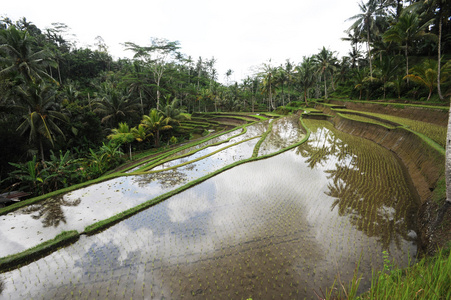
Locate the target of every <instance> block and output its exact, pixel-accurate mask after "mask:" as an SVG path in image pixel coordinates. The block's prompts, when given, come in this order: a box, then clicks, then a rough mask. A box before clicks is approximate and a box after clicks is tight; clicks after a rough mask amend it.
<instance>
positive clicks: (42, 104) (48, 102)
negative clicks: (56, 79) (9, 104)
mask: <svg viewBox="0 0 451 300" xmlns="http://www.w3.org/2000/svg"><path fill="white" fill-rule="evenodd" d="M17 90H18V96H19V98H20V102H21V105H20V106H21V108H22V110H23V111H24V112H26V113H25V114H24V115H23V118H24V119H25V120H24V121H23V122H22V123H21V124H20V125H19V127H18V128H17V130H18V131H20V134H21V135H23V134H25V133H26V132H28V136H29V141H30V142H32V141H35V142H37V144H38V145H39V149H40V152H41V160H42V161H44V146H43V141H44V140H48V141H49V142H50V143H51V144H52V146H54V141H55V137H56V136H57V135H61V136H63V137H64V133H63V131H62V130H61V128H60V127H59V126H58V124H57V123H56V122H55V121H56V120H59V121H62V122H67V121H68V118H67V116H66V115H64V114H63V113H61V112H59V111H57V110H55V108H56V107H57V104H56V99H55V90H54V89H53V88H52V87H51V86H50V85H48V84H45V83H41V84H30V85H29V86H27V87H23V86H19V87H18V88H17Z"/></svg>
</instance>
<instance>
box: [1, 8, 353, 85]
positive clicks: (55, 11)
mask: <svg viewBox="0 0 451 300" xmlns="http://www.w3.org/2000/svg"><path fill="white" fill-rule="evenodd" d="M4 2H5V3H2V5H1V8H0V16H3V17H9V18H10V19H12V20H13V21H16V20H18V19H19V18H22V17H25V18H27V20H28V21H30V22H32V23H34V24H35V25H36V26H37V27H39V28H40V29H41V30H42V29H45V28H49V27H52V25H51V24H52V23H56V22H60V23H65V24H66V25H67V26H68V27H69V28H70V31H69V33H71V34H74V35H75V36H76V40H77V47H88V46H92V47H93V49H94V44H95V38H96V37H97V36H101V37H102V39H103V40H104V42H105V43H106V45H107V46H108V51H109V53H110V54H111V55H112V56H113V57H114V58H119V57H131V56H132V53H131V52H130V51H125V48H124V46H122V45H121V44H123V43H124V42H133V43H135V44H138V45H140V46H148V45H150V39H151V38H165V39H167V40H169V41H179V42H180V46H181V49H180V50H179V51H180V52H182V53H183V54H185V55H186V56H191V57H192V58H193V59H194V60H195V61H197V60H198V58H199V56H201V57H202V59H203V60H205V59H211V58H213V57H214V58H215V59H216V64H215V67H216V69H217V71H218V80H219V81H221V82H225V73H226V72H227V70H228V69H231V70H232V71H233V74H232V76H231V78H230V79H231V80H235V81H238V82H240V81H241V80H242V79H244V78H245V77H246V76H248V75H252V74H254V73H255V72H257V71H258V70H259V68H260V67H261V66H262V64H263V63H266V64H268V63H270V64H271V65H272V66H279V65H281V64H285V62H286V60H287V59H289V60H290V61H291V62H294V63H295V64H298V63H299V62H301V61H302V58H303V56H311V55H314V54H317V53H318V52H319V51H320V49H321V48H322V47H326V48H327V49H329V50H331V51H336V52H337V55H338V57H341V56H344V55H347V53H348V51H349V50H350V44H349V42H345V41H341V38H342V37H345V36H346V34H345V33H344V31H345V30H346V29H348V28H349V27H350V26H351V25H352V22H351V21H346V20H347V19H348V18H350V17H352V16H354V15H356V14H358V13H359V6H358V3H357V0H340V1H338V0H277V1H274V0H272V1H268V0H227V1H223V0H147V1H144V0H127V1H111V0H109V1H105V0H90V1H87V0H77V1H67V0H66V1H61V0H39V1H37V0H21V1H4Z"/></svg>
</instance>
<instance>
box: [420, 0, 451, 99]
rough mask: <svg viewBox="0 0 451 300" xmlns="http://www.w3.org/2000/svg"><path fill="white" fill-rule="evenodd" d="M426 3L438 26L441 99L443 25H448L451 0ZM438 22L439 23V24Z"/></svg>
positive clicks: (438, 64) (438, 84)
mask: <svg viewBox="0 0 451 300" xmlns="http://www.w3.org/2000/svg"><path fill="white" fill-rule="evenodd" d="M424 3H425V4H426V6H427V7H428V9H429V11H430V12H432V14H433V15H434V16H435V24H436V27H438V30H437V31H438V33H437V36H438V42H437V53H438V57H437V60H438V63H437V91H438V95H439V97H440V100H443V99H444V97H443V95H442V91H441V88H440V84H441V82H442V80H441V78H440V77H441V72H440V70H441V59H442V39H443V36H442V33H443V31H442V27H443V25H446V24H447V23H448V22H449V20H450V17H451V2H450V1H447V0H425V1H424ZM437 23H438V24H437Z"/></svg>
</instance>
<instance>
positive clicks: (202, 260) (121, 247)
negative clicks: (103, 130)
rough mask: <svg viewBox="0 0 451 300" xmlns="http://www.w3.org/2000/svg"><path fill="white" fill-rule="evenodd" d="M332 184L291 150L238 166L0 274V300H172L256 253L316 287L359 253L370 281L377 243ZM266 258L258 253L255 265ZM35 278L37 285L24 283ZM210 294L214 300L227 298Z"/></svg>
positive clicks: (398, 252)
mask: <svg viewBox="0 0 451 300" xmlns="http://www.w3.org/2000/svg"><path fill="white" fill-rule="evenodd" d="M249 148H250V149H251V148H252V147H249ZM222 158H223V159H226V158H225V157H222ZM217 159H218V158H216V160H217ZM330 165H332V166H333V164H330ZM329 182H330V179H328V178H327V174H326V173H325V172H323V171H322V170H320V169H313V170H312V169H310V168H309V167H308V165H307V164H306V163H305V158H303V157H302V156H300V155H297V154H296V150H292V151H288V152H286V153H283V154H280V155H277V156H275V157H272V158H269V159H265V160H261V161H256V162H252V163H247V164H244V165H240V166H238V167H236V168H233V169H231V170H228V171H226V172H223V173H221V174H218V175H216V176H214V177H212V178H210V179H208V180H206V181H204V182H202V183H200V184H198V185H196V186H194V187H192V188H190V189H189V190H186V191H184V192H181V193H179V194H177V195H175V196H173V197H171V198H169V199H168V200H166V201H163V202H161V203H159V204H157V205H155V206H153V207H151V208H149V209H147V210H145V211H143V212H141V213H139V214H137V215H135V216H133V217H131V218H129V219H126V220H124V221H122V222H121V223H119V224H117V225H115V226H113V227H111V228H109V229H107V230H105V231H104V232H101V233H99V234H96V235H94V236H90V237H85V236H83V237H81V239H80V240H79V241H78V242H77V243H75V244H74V245H71V246H68V247H66V248H64V249H61V250H59V251H58V252H55V253H53V254H51V255H49V256H47V257H45V258H43V259H41V260H39V261H37V262H35V263H32V264H30V265H28V266H25V267H23V268H21V270H20V271H19V270H16V271H12V272H9V273H6V274H4V275H2V276H3V277H4V278H7V279H8V280H7V283H6V284H5V288H6V290H5V292H4V295H11V297H15V296H18V297H21V298H58V297H61V295H68V294H69V293H70V292H71V291H73V292H74V293H81V295H80V298H86V297H88V298H89V297H90V296H89V290H90V291H96V290H99V291H100V292H101V293H103V294H101V295H103V297H100V298H108V297H106V296H105V291H106V290H107V289H111V290H112V291H114V290H117V289H118V290H119V295H120V296H121V297H122V295H123V294H122V288H123V289H124V292H123V293H125V294H126V298H131V297H132V296H133V297H135V298H139V297H140V295H141V294H138V295H132V294H130V293H131V292H130V289H135V290H136V291H139V290H140V289H141V288H143V283H144V284H145V286H146V287H145V288H148V286H150V285H153V293H155V295H156V297H158V298H159V297H160V296H161V295H162V294H164V295H168V294H170V291H171V290H175V296H174V297H175V298H178V297H177V295H180V293H181V291H180V290H183V286H184V284H186V285H188V286H189V284H191V283H189V282H188V277H190V276H194V279H197V277H198V278H199V279H198V280H205V277H208V278H209V280H210V281H211V282H215V281H218V282H220V281H221V280H223V278H222V276H223V275H225V272H232V270H234V269H238V267H239V266H238V263H239V262H240V263H243V261H242V260H241V259H253V258H254V256H255V255H257V254H262V253H263V254H264V253H266V256H268V254H269V257H271V258H272V259H273V260H274V262H277V264H276V263H274V266H273V265H271V266H270V268H271V269H273V270H275V272H279V271H280V272H281V274H293V276H294V279H293V282H296V280H297V281H301V282H302V279H303V278H308V282H311V281H312V280H315V288H316V289H319V288H320V287H321V288H323V289H324V288H325V287H329V286H330V285H331V284H332V282H333V275H334V274H335V270H334V268H335V266H336V267H339V268H340V270H341V271H343V273H342V274H341V276H342V280H343V281H346V280H347V279H350V276H352V271H353V269H354V267H355V262H356V261H357V260H358V259H359V256H360V253H363V256H362V261H361V270H364V271H365V272H366V273H365V274H364V275H363V276H364V280H366V281H367V280H368V278H370V277H371V267H373V266H381V265H382V263H383V262H382V258H381V255H380V253H381V251H382V249H381V246H380V244H379V243H378V240H377V238H375V237H368V236H366V235H365V234H363V233H362V232H361V231H358V230H355V228H354V227H353V226H352V225H351V223H350V220H349V218H348V217H339V216H338V215H337V213H336V211H331V209H330V208H331V204H332V202H333V200H334V199H333V198H331V197H328V196H326V195H325V194H324V192H323V191H324V190H325V189H326V187H327V184H328V183H329ZM252 248H257V249H259V250H257V252H255V251H256V250H252ZM414 250H415V248H414V246H412V245H411V244H410V242H408V241H404V240H403V241H402V244H401V247H400V248H396V247H392V248H391V249H390V255H392V256H393V257H395V258H396V259H397V260H398V261H400V262H401V263H402V264H404V265H405V264H406V257H407V255H406V253H407V252H408V251H411V252H410V253H411V254H412V253H413V252H412V251H414ZM253 251H254V252H253ZM251 254H252V255H251ZM253 254H255V255H253ZM294 254H295V255H294ZM287 257H288V258H287ZM264 259H265V255H262V257H259V258H258V259H256V264H257V263H258V262H260V261H263V260H264ZM216 265H218V267H217V268H216V267H215V266H216ZM204 267H205V269H204ZM261 268H263V266H262V265H258V266H257V265H256V266H255V267H254V268H251V269H246V270H248V271H246V272H249V273H244V272H245V271H244V270H243V271H242V273H239V271H238V273H237V274H236V276H232V277H231V280H233V281H232V282H234V283H235V284H236V286H238V285H239V280H240V279H241V278H243V277H244V278H245V279H246V280H248V277H246V276H245V274H250V272H251V271H253V272H255V274H257V276H259V277H260V278H263V280H262V281H264V282H265V283H266V284H267V280H271V282H272V281H274V277H275V275H274V274H273V273H271V272H270V271H264V270H266V269H264V270H263V271H260V269H261ZM240 269H241V267H240ZM68 270H70V272H68ZM313 270H315V272H316V274H318V275H317V276H316V277H313ZM348 271H350V273H351V274H350V275H349V274H347V273H346V272H348ZM234 274H235V273H234ZM240 274H241V275H240ZM276 274H278V273H276ZM328 275H331V278H330V279H326V278H327V277H326V276H328ZM37 276H38V277H39V280H40V283H39V284H38V285H36V286H35V285H33V284H30V283H32V282H35V281H36V278H37ZM241 276H242V277H241ZM225 277H226V278H227V279H228V278H229V277H227V275H226V276H225ZM286 277H287V278H286V279H285V280H286V281H281V282H282V283H285V284H284V286H285V287H284V291H285V290H286V291H288V290H290V282H289V281H288V280H291V279H290V277H289V276H286ZM323 277H324V278H323ZM190 278H191V277H190ZM237 278H239V279H237ZM320 278H321V279H320ZM178 282H181V283H182V285H181V286H179V285H178ZM200 282H201V283H203V284H204V285H205V283H206V282H205V281H200ZM196 284H197V282H196ZM303 287H304V286H303V285H301V286H299V287H298V288H299V289H301V288H302V289H303ZM15 288H17V289H18V291H17V292H13V291H14V289H15ZM127 288H128V290H126V289H127ZM270 288H271V287H270V286H269V287H268V289H270ZM261 289H262V290H264V289H265V286H262V287H261ZM191 290H192V289H191V288H189V289H188V293H189V292H190V291H191ZM193 290H196V289H193ZM310 290H311V289H310ZM149 293H150V292H149ZM216 293H217V294H216V295H217V297H218V298H220V297H221V296H224V297H225V296H226V295H227V294H220V291H216ZM12 295H14V296H12ZM308 295H310V294H308ZM91 296H92V295H91ZM241 296H244V295H240V297H241Z"/></svg>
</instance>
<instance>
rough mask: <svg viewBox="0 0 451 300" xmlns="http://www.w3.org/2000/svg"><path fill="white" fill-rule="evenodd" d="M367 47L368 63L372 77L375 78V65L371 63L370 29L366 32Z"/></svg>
mask: <svg viewBox="0 0 451 300" xmlns="http://www.w3.org/2000/svg"><path fill="white" fill-rule="evenodd" d="M366 47H367V52H368V61H369V63H370V76H371V77H373V65H372V61H371V48H370V29H369V28H368V29H367V31H366Z"/></svg>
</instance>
